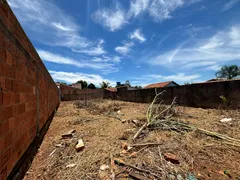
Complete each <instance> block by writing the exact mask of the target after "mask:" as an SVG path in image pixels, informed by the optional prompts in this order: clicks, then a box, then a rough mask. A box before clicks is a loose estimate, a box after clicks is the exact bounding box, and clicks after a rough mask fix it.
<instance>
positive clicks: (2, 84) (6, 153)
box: [0, 0, 59, 180]
mask: <svg viewBox="0 0 240 180" xmlns="http://www.w3.org/2000/svg"><path fill="white" fill-rule="evenodd" d="M58 104H59V92H58V89H57V87H56V85H55V83H54V81H53V80H52V78H51V76H50V74H49V72H48V71H47V69H46V67H45V66H44V64H43V62H42V60H41V59H40V57H39V56H38V54H37V52H36V50H35V48H34V47H33V45H32V44H31V42H30V40H29V39H28V37H27V36H26V34H25V33H24V31H23V29H22V27H21V25H20V24H19V22H18V21H17V19H16V17H15V15H14V14H13V12H12V10H11V9H10V7H9V5H8V4H7V2H6V1H5V0H0V179H1V180H2V179H6V178H7V177H8V175H9V174H10V173H11V171H12V170H13V169H14V167H15V165H16V164H17V163H18V161H19V159H20V158H21V157H22V156H23V155H24V153H25V152H26V150H27V149H28V148H29V146H30V145H31V143H32V142H33V140H34V139H35V138H36V137H37V136H38V133H39V132H40V130H41V128H42V127H43V126H44V124H45V123H46V122H47V120H48V119H49V117H50V116H51V114H52V113H53V112H54V110H55V109H56V107H57V106H58Z"/></svg>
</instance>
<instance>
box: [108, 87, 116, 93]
mask: <svg viewBox="0 0 240 180" xmlns="http://www.w3.org/2000/svg"><path fill="white" fill-rule="evenodd" d="M106 90H108V91H111V92H117V88H112V87H111V88H106Z"/></svg>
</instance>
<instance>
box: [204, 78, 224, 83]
mask: <svg viewBox="0 0 240 180" xmlns="http://www.w3.org/2000/svg"><path fill="white" fill-rule="evenodd" d="M226 80H227V79H224V78H217V79H209V80H207V81H206V82H216V81H226Z"/></svg>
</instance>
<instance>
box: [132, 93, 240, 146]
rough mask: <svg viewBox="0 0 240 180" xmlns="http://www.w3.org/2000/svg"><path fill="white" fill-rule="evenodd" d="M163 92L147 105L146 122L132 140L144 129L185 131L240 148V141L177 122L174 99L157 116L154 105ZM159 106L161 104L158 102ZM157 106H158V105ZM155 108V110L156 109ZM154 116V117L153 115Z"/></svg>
mask: <svg viewBox="0 0 240 180" xmlns="http://www.w3.org/2000/svg"><path fill="white" fill-rule="evenodd" d="M163 92H164V91H162V92H160V93H158V94H157V95H156V96H155V98H154V99H153V102H152V103H151V104H150V105H149V107H148V110H147V122H146V123H145V124H143V126H142V127H141V128H140V129H139V130H138V132H137V133H136V134H135V135H134V137H133V139H134V140H135V139H136V138H137V137H138V136H139V135H140V134H141V132H142V131H143V130H144V129H145V128H147V127H148V128H149V129H150V130H151V129H162V130H173V131H178V132H185V131H195V132H197V133H201V134H204V135H207V136H211V137H214V138H217V139H221V140H223V141H224V143H225V144H229V145H233V146H238V147H240V140H238V139H235V138H232V137H229V136H227V135H224V134H220V133H217V132H212V131H208V130H205V129H201V128H198V127H195V126H193V125H189V124H187V123H185V122H181V121H177V120H174V119H173V118H172V116H173V115H174V111H173V106H174V105H175V103H176V98H174V99H173V101H172V103H171V105H170V106H168V107H167V108H165V109H164V110H162V111H161V112H160V113H159V114H156V113H157V112H156V111H155V112H154V106H153V105H154V104H155V102H156V100H157V98H158V96H159V95H161V94H162V93H163ZM160 104H161V102H160ZM160 104H159V105H160ZM159 105H158V106H157V110H158V107H159ZM154 114H156V115H154Z"/></svg>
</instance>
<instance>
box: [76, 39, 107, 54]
mask: <svg viewBox="0 0 240 180" xmlns="http://www.w3.org/2000/svg"><path fill="white" fill-rule="evenodd" d="M103 43H104V40H103V39H101V40H100V41H99V43H98V44H97V46H95V47H90V48H86V49H80V50H77V49H73V51H74V52H78V53H84V54H87V55H89V56H99V55H102V54H106V53H107V52H106V51H105V50H104V48H103V47H102V44H103Z"/></svg>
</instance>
